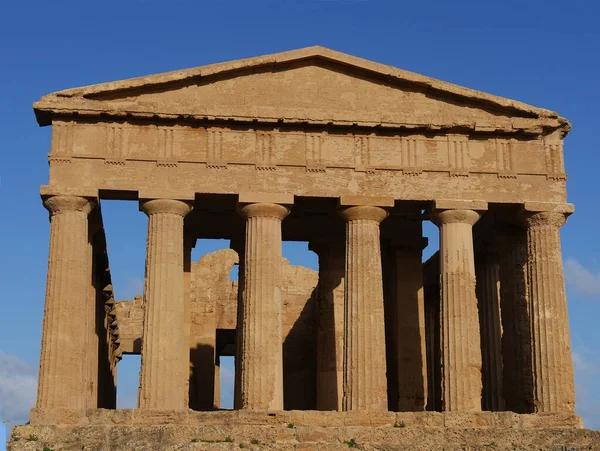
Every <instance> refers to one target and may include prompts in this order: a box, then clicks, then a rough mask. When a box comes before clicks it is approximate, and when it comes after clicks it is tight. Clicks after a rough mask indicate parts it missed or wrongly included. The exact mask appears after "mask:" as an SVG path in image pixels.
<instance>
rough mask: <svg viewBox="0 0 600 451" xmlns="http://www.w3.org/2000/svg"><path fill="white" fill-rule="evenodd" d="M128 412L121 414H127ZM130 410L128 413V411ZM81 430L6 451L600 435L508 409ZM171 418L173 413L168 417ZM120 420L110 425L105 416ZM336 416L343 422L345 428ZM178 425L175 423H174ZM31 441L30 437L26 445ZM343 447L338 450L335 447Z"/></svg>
mask: <svg viewBox="0 0 600 451" xmlns="http://www.w3.org/2000/svg"><path fill="white" fill-rule="evenodd" d="M126 412H127V411H126ZM128 412H134V411H128ZM88 413H89V414H90V416H89V418H90V423H89V424H88V425H86V426H77V425H71V426H69V425H63V426H41V425H38V426H17V427H15V428H14V429H13V440H12V442H11V443H10V444H9V450H10V451H22V450H26V451H29V450H39V449H41V448H42V447H48V448H50V449H63V450H80V449H82V447H84V448H85V449H93V450H103V449H113V450H116V451H120V450H131V449H140V450H141V449H156V450H159V449H160V450H162V449H171V450H184V449H190V450H196V449H239V448H240V444H242V445H244V447H246V448H249V449H277V450H287V449H326V450H329V449H348V447H349V445H348V443H351V444H355V446H357V447H358V448H359V449H377V450H397V449H407V448H410V449H419V450H429V449H434V450H437V449H440V450H441V449H484V448H486V447H488V448H489V447H493V448H494V449H515V448H517V449H524V450H529V449H531V450H534V449H535V450H537V449H560V447H567V448H576V449H595V447H597V446H599V445H600V432H599V431H588V430H584V429H581V423H580V421H579V419H578V417H577V416H575V415H573V414H568V413H564V414H553V413H551V414H536V415H518V414H512V413H507V412H449V413H434V412H401V413H392V412H381V413H378V414H377V415H375V416H372V415H371V416H369V414H367V413H366V412H337V413H333V412H318V411H303V412H302V411H292V412H252V411H247V410H241V411H239V412H237V411H234V412H231V411H230V412H204V413H203V414H202V416H203V420H204V422H203V423H194V420H192V417H194V416H196V415H197V414H198V413H199V412H191V411H190V412H189V414H188V413H187V412H175V411H174V412H164V413H163V414H162V417H161V414H160V413H158V412H150V411H148V410H145V409H144V410H137V411H135V413H136V414H138V413H139V415H135V414H134V415H133V416H131V415H129V414H128V413H126V414H125V416H126V417H128V418H133V422H132V423H128V424H127V425H125V424H122V423H121V422H120V418H122V415H121V413H119V412H118V411H109V410H106V411H97V412H92V411H89V412H88ZM173 415H175V416H173ZM111 416H118V417H119V419H117V418H115V419H114V420H111V419H110V418H109V417H111ZM339 419H344V420H343V423H341V422H340V421H339ZM175 420H176V421H175ZM32 438H35V440H32ZM340 446H343V448H339V447H340Z"/></svg>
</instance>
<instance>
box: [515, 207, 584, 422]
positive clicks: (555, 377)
mask: <svg viewBox="0 0 600 451" xmlns="http://www.w3.org/2000/svg"><path fill="white" fill-rule="evenodd" d="M565 221H566V215H565V213H562V212H554V211H546V212H535V213H529V214H528V215H527V218H526V223H527V254H528V259H527V260H528V276H529V277H528V279H529V283H528V288H529V312H530V324H531V352H532V363H533V368H532V369H533V396H534V408H535V411H536V412H573V409H574V407H575V388H574V381H573V362H572V359H571V341H570V337H569V319H568V315H567V299H566V296H565V283H564V277H563V268H562V255H561V249H560V227H561V226H562V225H563V224H564V223H565Z"/></svg>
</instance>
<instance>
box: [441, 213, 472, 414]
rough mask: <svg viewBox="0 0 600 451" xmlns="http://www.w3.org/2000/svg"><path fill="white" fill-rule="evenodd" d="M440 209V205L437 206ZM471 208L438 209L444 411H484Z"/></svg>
mask: <svg viewBox="0 0 600 451" xmlns="http://www.w3.org/2000/svg"><path fill="white" fill-rule="evenodd" d="M438 208H439V207H438ZM480 216H481V215H480V213H478V212H476V211H473V210H466V209H465V210H462V209H456V210H454V209H452V210H439V209H438V210H437V211H435V212H434V214H433V215H432V218H431V220H432V221H433V222H434V223H435V224H436V225H437V226H438V227H439V229H440V286H441V294H440V297H441V306H440V311H441V314H440V315H441V320H440V323H441V329H442V330H441V354H442V405H443V410H445V411H479V410H481V348H480V340H479V316H478V312H477V298H476V296H475V261H474V260H475V259H474V256H473V225H474V224H475V223H476V222H477V221H478V220H479V218H480Z"/></svg>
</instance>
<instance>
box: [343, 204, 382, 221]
mask: <svg viewBox="0 0 600 451" xmlns="http://www.w3.org/2000/svg"><path fill="white" fill-rule="evenodd" d="M388 214H389V213H388V212H387V211H386V210H384V209H383V208H381V207H374V206H372V205H359V206H356V207H348V208H344V209H343V210H340V215H341V216H342V218H344V219H345V220H346V221H348V222H350V221H355V220H357V219H367V220H371V221H377V222H378V223H381V222H382V221H383V220H384V219H385V218H387V217H388Z"/></svg>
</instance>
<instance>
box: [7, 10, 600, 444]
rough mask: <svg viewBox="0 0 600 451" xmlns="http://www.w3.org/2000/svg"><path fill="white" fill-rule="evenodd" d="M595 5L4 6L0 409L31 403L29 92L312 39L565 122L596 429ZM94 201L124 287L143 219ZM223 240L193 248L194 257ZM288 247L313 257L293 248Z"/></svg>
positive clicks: (34, 142) (586, 386) (33, 184)
mask: <svg viewBox="0 0 600 451" xmlns="http://www.w3.org/2000/svg"><path fill="white" fill-rule="evenodd" d="M599 15H600V6H598V4H597V2H592V1H585V2H584V1H577V0H573V1H571V2H564V1H555V0H544V1H540V0H519V1H512V0H505V1H502V2H486V1H481V0H479V1H453V2H451V1H441V0H440V1H427V0H423V1H420V2H398V1H384V0H363V1H359V0H321V1H318V0H302V1H301V0H287V1H286V0H279V1H267V0H264V1H262V0H255V1H247V0H246V1H225V0H221V1H219V0H212V1H210V0H205V1H198V0H171V1H167V0H162V1H159V0H126V1H124V0H103V1H102V2H91V1H75V0H55V1H52V2H49V1H32V0H20V1H15V0H8V1H5V2H2V3H1V4H0V132H1V134H0V136H1V138H2V141H1V142H0V286H2V289H3V292H4V297H3V299H2V301H0V303H1V310H0V311H1V313H0V419H3V420H4V419H6V420H13V421H23V420H26V417H27V412H28V409H29V407H30V406H31V403H32V402H33V401H34V399H35V384H36V378H37V365H38V358H39V356H38V355H39V345H40V334H41V320H42V310H43V300H44V289H45V276H46V258H47V253H48V215H47V212H46V211H45V210H44V208H43V207H42V205H41V202H40V200H39V195H38V190H39V186H40V185H42V184H45V183H46V182H47V170H48V167H47V161H46V154H47V152H48V151H49V137H50V129H49V128H38V126H37V125H36V123H35V119H34V116H33V111H32V108H31V104H32V102H33V101H35V100H37V99H39V98H40V97H41V96H42V95H44V94H47V93H49V92H53V91H57V90H60V89H65V88H70V87H76V86H82V85H88V84H93V83H99V82H104V81H112V80H117V79H123V78H128V77H133V76H139V75H146V74H152V73H158V72H164V71H170V70H175V69H181V68H188V67H194V66H200V65H204V64H208V63H213V62H219V61H227V60H232V59H236V58H242V57H251V56H256V55H260V54H265V53H272V52H278V51H283V50H289V49H294V48H299V47H305V46H308V45H315V44H318V45H323V46H326V47H330V48H333V49H335V50H339V51H342V52H347V53H350V54H353V55H356V56H360V57H363V58H367V59H371V60H374V61H377V62H381V63H385V64H390V65H393V66H396V67H400V68H403V69H407V70H411V71H414V72H418V73H421V74H425V75H428V76H431V77H435V78H439V79H442V80H446V81H450V82H454V83H457V84H460V85H463V86H467V87H470V88H474V89H478V90H481V91H486V92H490V93H493V94H497V95H500V96H504V97H509V98H513V99H518V100H521V101H524V102H526V103H530V104H533V105H536V106H540V107H545V108H549V109H552V110H555V111H558V112H559V113H560V114H561V115H563V116H565V117H567V118H568V119H570V120H571V121H572V123H573V131H572V132H571V133H570V135H569V137H568V138H567V140H566V143H565V163H566V169H567V172H568V174H569V181H568V194H569V201H571V202H573V203H575V204H576V208H577V211H576V214H575V215H574V216H573V217H572V218H571V219H569V221H568V223H567V225H566V226H565V227H564V229H563V232H562V238H563V255H564V259H565V274H566V277H567V282H568V283H567V287H568V297H569V314H570V321H571V333H572V343H573V353H574V362H575V368H576V383H577V395H578V405H577V411H578V413H579V414H580V415H582V416H583V418H584V420H585V421H586V424H587V426H588V427H594V428H600V384H598V383H597V382H595V380H596V379H600V351H599V350H598V348H597V346H596V343H597V342H598V341H599V340H600V328H598V327H597V318H600V262H599V261H598V257H597V256H598V255H600V241H599V240H598V239H597V236H596V230H597V225H596V224H597V222H598V220H600V217H599V216H600V213H599V212H598V208H597V196H598V194H599V190H598V188H597V180H598V177H597V168H598V167H600V156H599V153H598V151H597V142H598V139H597V137H596V135H597V131H598V129H599V124H600V114H599V111H600V109H599V108H598V105H599V104H600V91H599V90H598V85H597V83H598V80H600V76H599V75H600V70H599V69H600V62H599V58H598V49H599V48H600V31H599V30H600V28H599V27H598V26H597V18H598V17H599ZM103 212H104V217H105V222H106V226H107V233H108V246H109V252H110V260H111V269H112V274H113V279H114V282H115V290H116V296H117V298H119V299H124V298H130V297H132V296H133V295H134V294H137V293H138V292H140V289H141V280H142V277H143V265H144V240H145V227H146V218H145V217H144V215H143V214H142V213H140V212H139V211H138V210H137V205H136V204H135V203H131V202H129V203H128V202H123V203H118V202H110V203H106V204H105V205H103ZM427 230H428V233H429V234H430V233H435V230H434V229H432V228H431V227H428V228H427ZM433 241H434V242H435V240H433ZM223 246H224V244H223V243H214V242H211V243H205V244H202V245H199V246H198V247H197V249H196V251H195V254H194V258H195V259H197V258H199V256H200V255H201V253H202V252H205V251H208V250H212V249H216V248H218V247H223ZM285 254H286V256H287V257H288V258H289V259H290V260H291V261H292V263H295V264H307V265H311V266H313V267H314V265H315V264H316V259H315V258H314V256H313V255H311V254H309V253H308V252H307V251H306V248H305V246H302V245H290V246H286V248H285ZM124 362H125V361H124ZM128 365H129V367H130V368H129V369H127V368H125V367H126V366H128ZM123 367H124V368H123V369H122V371H121V372H122V374H123V375H124V376H127V375H130V378H129V382H124V383H123V386H124V387H125V388H124V389H123V390H121V391H120V397H121V399H120V401H121V402H122V403H123V405H125V404H127V403H130V402H133V401H132V399H133V396H134V395H133V394H132V393H134V392H135V386H134V385H135V382H136V381H135V374H134V373H135V371H134V367H135V362H133V361H132V362H127V363H124V365H123ZM131 375H133V376H131ZM0 437H1V436H0ZM0 449H1V448H0Z"/></svg>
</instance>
